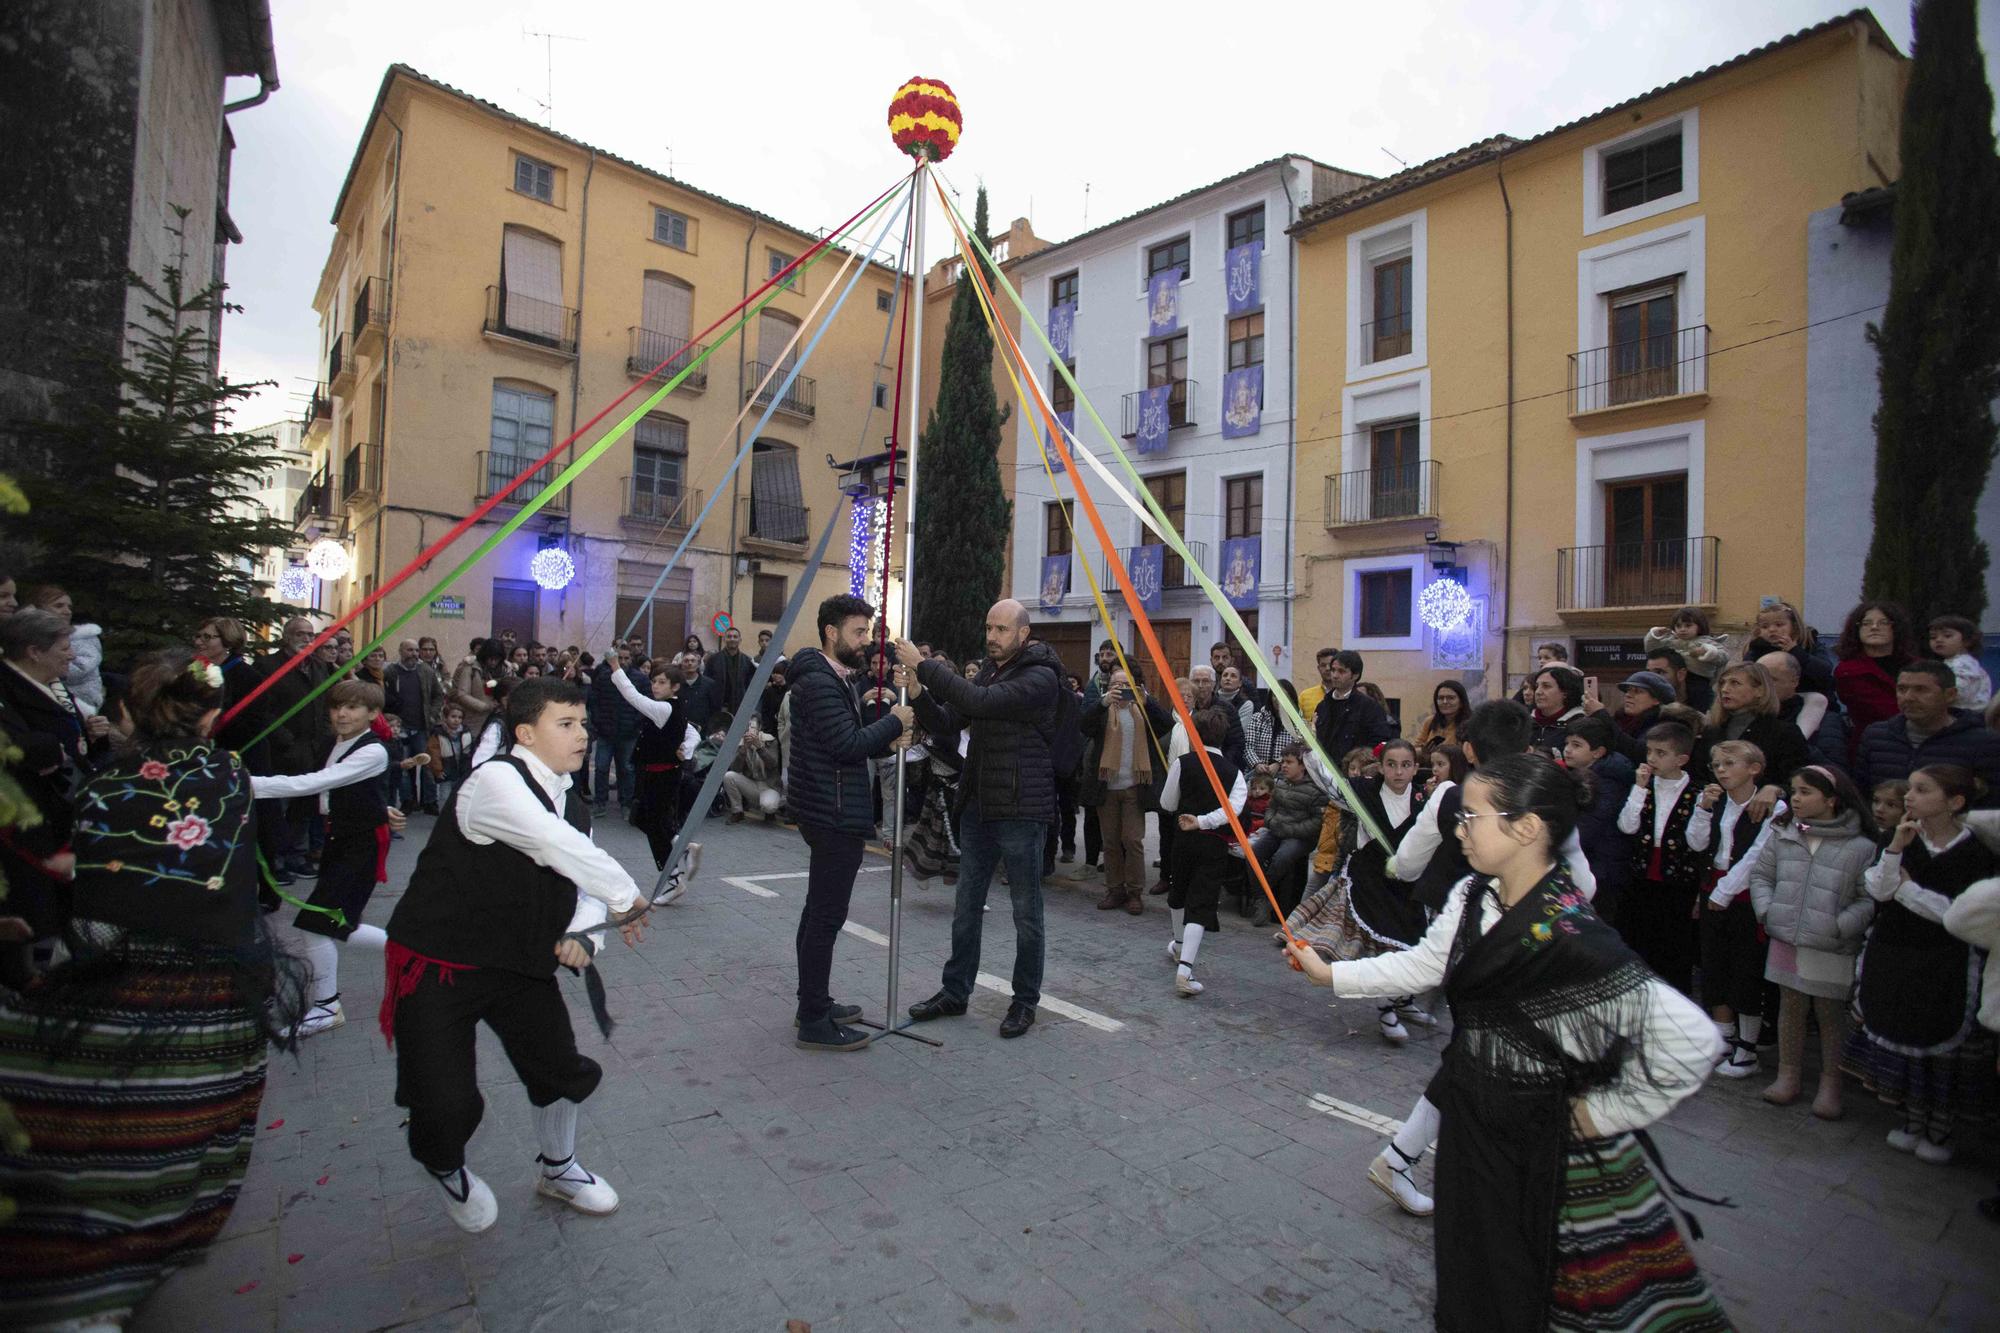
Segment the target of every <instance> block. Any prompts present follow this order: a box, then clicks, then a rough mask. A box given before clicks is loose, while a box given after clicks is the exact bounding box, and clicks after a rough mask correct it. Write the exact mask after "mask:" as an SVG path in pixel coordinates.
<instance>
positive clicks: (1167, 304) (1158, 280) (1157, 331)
mask: <svg viewBox="0 0 2000 1333" xmlns="http://www.w3.org/2000/svg"><path fill="white" fill-rule="evenodd" d="M1180 331H1181V271H1180V270H1179V269H1177V268H1170V269H1168V270H1167V271H1166V272H1164V273H1155V274H1154V275H1153V276H1152V278H1151V279H1150V280H1149V281H1148V282H1147V283H1146V336H1147V337H1148V338H1164V337H1166V336H1167V335H1168V334H1170V333H1179V332H1180Z"/></svg>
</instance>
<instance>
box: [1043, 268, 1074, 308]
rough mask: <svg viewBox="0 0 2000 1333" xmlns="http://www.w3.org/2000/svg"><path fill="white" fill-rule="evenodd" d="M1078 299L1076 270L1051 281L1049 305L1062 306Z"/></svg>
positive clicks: (1059, 275)
mask: <svg viewBox="0 0 2000 1333" xmlns="http://www.w3.org/2000/svg"><path fill="white" fill-rule="evenodd" d="M1075 299H1076V270H1075V269H1071V270H1070V271H1069V272H1067V273H1062V274H1058V275H1057V276H1056V277H1053V278H1050V279H1049V304H1050V305H1062V304H1064V303H1065V302H1068V301H1074V300H1075Z"/></svg>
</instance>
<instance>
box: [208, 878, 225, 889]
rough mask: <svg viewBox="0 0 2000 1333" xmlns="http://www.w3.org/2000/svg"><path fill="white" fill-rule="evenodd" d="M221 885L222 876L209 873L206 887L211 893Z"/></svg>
mask: <svg viewBox="0 0 2000 1333" xmlns="http://www.w3.org/2000/svg"><path fill="white" fill-rule="evenodd" d="M221 887H222V876H220V875H210V876H209V877H208V888H209V891H210V892H211V893H212V892H214V891H215V890H217V889H219V888H221Z"/></svg>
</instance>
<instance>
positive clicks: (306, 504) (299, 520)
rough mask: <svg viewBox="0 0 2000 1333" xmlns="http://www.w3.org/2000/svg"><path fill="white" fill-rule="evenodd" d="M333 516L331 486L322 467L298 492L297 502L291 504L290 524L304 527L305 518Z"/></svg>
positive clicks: (295, 526)
mask: <svg viewBox="0 0 2000 1333" xmlns="http://www.w3.org/2000/svg"><path fill="white" fill-rule="evenodd" d="M332 517H333V487H332V485H330V484H329V479H328V477H327V474H326V469H325V468H324V467H322V468H320V470H319V471H317V472H315V473H313V475H312V480H311V481H309V482H307V483H306V486H305V489H304V490H302V491H300V492H299V498H298V501H297V503H295V504H294V505H293V506H292V526H293V527H294V528H300V527H304V526H305V524H306V520H308V519H314V518H332Z"/></svg>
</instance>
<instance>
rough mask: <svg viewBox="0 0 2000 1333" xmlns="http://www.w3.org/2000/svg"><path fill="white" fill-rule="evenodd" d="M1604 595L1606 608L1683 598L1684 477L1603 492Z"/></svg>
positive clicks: (1669, 602)
mask: <svg viewBox="0 0 2000 1333" xmlns="http://www.w3.org/2000/svg"><path fill="white" fill-rule="evenodd" d="M1604 593H1605V598H1604V604H1605V605H1606V606H1670V605H1674V604H1676V603H1678V602H1681V601H1683V600H1684V599H1685V598H1686V596H1687V474H1686V473H1684V472H1677V473H1674V474H1673V475H1671V476H1666V477H1648V478H1646V479H1645V480H1643V481H1626V482H1619V483H1617V484H1615V485H1610V486H1606V487H1605V488H1604Z"/></svg>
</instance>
